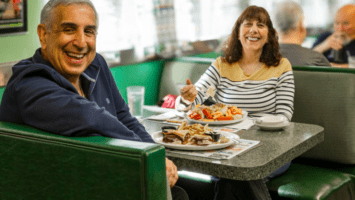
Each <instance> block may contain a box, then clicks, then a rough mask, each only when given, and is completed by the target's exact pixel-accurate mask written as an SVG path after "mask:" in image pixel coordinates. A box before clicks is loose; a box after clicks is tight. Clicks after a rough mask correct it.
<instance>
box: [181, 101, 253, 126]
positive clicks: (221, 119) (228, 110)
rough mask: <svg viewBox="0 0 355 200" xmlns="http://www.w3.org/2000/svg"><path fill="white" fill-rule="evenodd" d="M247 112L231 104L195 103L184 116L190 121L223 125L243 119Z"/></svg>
mask: <svg viewBox="0 0 355 200" xmlns="http://www.w3.org/2000/svg"><path fill="white" fill-rule="evenodd" d="M247 116H248V112H247V111H245V110H242V109H240V108H238V107H236V106H233V105H226V104H222V103H216V104H213V105H211V106H206V105H197V106H195V108H194V109H193V110H191V111H189V113H188V114H187V116H186V120H187V121H188V122H191V123H200V124H210V125H224V124H233V123H237V122H241V121H243V120H245V119H246V118H247Z"/></svg>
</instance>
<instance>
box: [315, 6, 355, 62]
mask: <svg viewBox="0 0 355 200" xmlns="http://www.w3.org/2000/svg"><path fill="white" fill-rule="evenodd" d="M333 29H334V30H333V32H329V31H328V32H325V33H323V34H321V35H320V36H319V37H318V39H317V40H316V41H315V43H314V45H313V49H314V50H315V51H318V52H320V53H323V55H324V56H325V57H326V58H327V59H328V60H329V62H330V63H331V65H332V66H333V67H345V68H347V67H349V64H348V63H349V57H350V56H351V57H354V56H355V4H346V5H344V6H342V7H341V8H340V9H339V10H338V11H337V13H336V15H335V19H334V24H333Z"/></svg>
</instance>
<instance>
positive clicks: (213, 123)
mask: <svg viewBox="0 0 355 200" xmlns="http://www.w3.org/2000/svg"><path fill="white" fill-rule="evenodd" d="M242 114H243V117H242V118H241V119H236V120H226V121H214V122H204V121H202V120H194V119H190V118H189V117H188V116H187V117H186V120H187V121H188V122H192V123H198V124H209V125H224V124H234V123H238V122H241V121H244V120H245V119H246V118H247V117H248V112H247V111H245V110H243V111H242Z"/></svg>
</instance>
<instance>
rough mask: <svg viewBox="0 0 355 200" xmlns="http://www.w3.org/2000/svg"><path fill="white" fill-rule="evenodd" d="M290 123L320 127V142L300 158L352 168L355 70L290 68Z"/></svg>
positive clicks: (354, 136)
mask: <svg viewBox="0 0 355 200" xmlns="http://www.w3.org/2000/svg"><path fill="white" fill-rule="evenodd" d="M293 73H294V77H295V88H296V90H295V91H296V92H295V99H294V109H295V110H294V114H293V118H292V121H294V122H301V123H309V124H317V125H320V126H322V127H324V141H323V142H322V143H320V144H319V145H317V146H315V147H314V148H312V149H311V150H309V151H308V152H306V153H305V154H303V155H302V157H304V158H311V159H318V160H325V161H331V162H335V163H343V164H355V123H354V119H355V109H354V108H355V69H341V68H329V67H305V66H293Z"/></svg>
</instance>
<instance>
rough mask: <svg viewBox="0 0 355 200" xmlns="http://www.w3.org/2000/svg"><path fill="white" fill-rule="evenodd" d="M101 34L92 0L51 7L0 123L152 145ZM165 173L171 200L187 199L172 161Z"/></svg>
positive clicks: (16, 75)
mask: <svg viewBox="0 0 355 200" xmlns="http://www.w3.org/2000/svg"><path fill="white" fill-rule="evenodd" d="M97 29H98V15H97V12H96V10H95V7H94V5H93V4H92V2H91V1H90V0H51V1H49V2H48V3H47V4H46V5H45V6H44V8H43V9H42V12H41V23H40V24H39V25H38V27H37V33H38V36H39V40H40V43H41V48H39V49H37V51H36V52H35V54H34V56H33V57H32V58H28V59H25V60H22V61H20V62H19V63H18V64H16V65H15V66H14V67H13V75H12V77H11V79H10V80H9V82H8V85H7V87H6V90H5V92H4V95H3V98H2V102H1V106H0V121H7V122H12V123H17V124H25V125H29V126H32V127H36V128H38V129H41V130H44V131H47V132H51V133H53V134H58V135H63V136H68V137H78V136H93V135H101V136H105V137H111V138H118V139H123V140H133V141H139V142H149V143H154V140H153V139H152V137H151V136H150V135H149V134H148V133H147V131H146V130H145V128H144V127H143V125H142V124H140V123H139V122H138V120H137V119H136V118H134V117H132V115H131V114H130V112H129V108H128V106H127V104H126V103H125V101H124V100H123V98H122V96H121V94H120V92H119V91H118V88H117V86H116V84H115V81H114V79H113V76H112V74H111V72H110V70H109V68H108V66H107V63H106V62H105V60H104V58H103V57H102V56H101V55H99V54H97V53H96V35H97ZM166 172H167V179H168V182H169V185H170V187H172V190H171V191H172V194H173V197H176V198H178V199H188V197H187V194H186V193H185V191H184V190H183V189H181V188H178V187H176V186H175V187H173V186H174V185H175V183H176V181H177V179H178V174H177V169H176V166H175V164H174V163H173V162H172V161H170V160H169V159H166ZM168 189H169V187H168ZM168 196H170V197H171V195H170V190H169V191H168ZM174 199H175V198H174Z"/></svg>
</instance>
